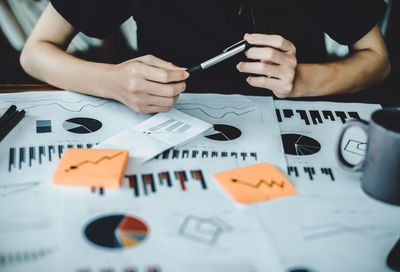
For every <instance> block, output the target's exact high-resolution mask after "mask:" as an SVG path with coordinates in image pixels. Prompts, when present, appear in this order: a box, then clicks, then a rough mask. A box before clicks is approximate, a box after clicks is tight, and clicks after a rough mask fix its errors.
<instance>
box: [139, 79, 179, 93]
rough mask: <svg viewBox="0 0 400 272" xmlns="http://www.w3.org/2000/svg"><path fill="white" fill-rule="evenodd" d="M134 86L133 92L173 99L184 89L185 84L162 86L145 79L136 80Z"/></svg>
mask: <svg viewBox="0 0 400 272" xmlns="http://www.w3.org/2000/svg"><path fill="white" fill-rule="evenodd" d="M135 85H136V86H134V88H135V90H140V92H141V93H146V94H151V95H156V96H163V97H175V96H177V95H179V94H180V93H181V92H183V91H185V89H186V83H185V82H184V81H181V82H178V83H168V84H163V83H158V82H154V81H148V80H145V79H142V80H140V79H138V80H137V81H136V83H135ZM133 92H134V91H133Z"/></svg>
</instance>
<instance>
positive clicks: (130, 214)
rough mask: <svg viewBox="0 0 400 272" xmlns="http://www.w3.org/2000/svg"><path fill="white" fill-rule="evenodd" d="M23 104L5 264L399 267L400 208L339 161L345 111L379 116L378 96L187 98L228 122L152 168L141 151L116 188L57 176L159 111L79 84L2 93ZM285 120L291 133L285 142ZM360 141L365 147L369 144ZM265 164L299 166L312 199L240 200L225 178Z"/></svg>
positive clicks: (64, 267) (1, 227)
mask: <svg viewBox="0 0 400 272" xmlns="http://www.w3.org/2000/svg"><path fill="white" fill-rule="evenodd" d="M11 104H16V105H17V106H18V108H19V109H25V110H26V112H27V115H26V117H25V118H24V119H23V120H22V121H21V123H20V124H19V125H18V126H17V127H16V128H15V129H14V130H13V131H12V132H11V134H10V135H9V136H7V138H5V141H3V142H1V143H0V174H1V175H0V215H1V216H0V271H47V270H53V271H107V270H109V271H138V272H150V271H153V272H154V271H158V272H159V271H167V272H168V271H189V270H190V271H237V272H239V271H240V272H242V271H245V272H247V271H248V272H250V271H251V272H253V271H260V272H262V271H288V269H290V268H294V267H297V268H299V267H303V268H308V269H309V270H310V271H314V270H315V271H330V270H329V269H330V268H331V267H336V266H335V264H337V262H338V260H344V261H343V263H341V264H342V266H339V268H340V269H341V268H343V269H341V270H343V271H344V270H345V269H344V268H346V267H350V268H351V271H356V270H358V269H364V270H365V268H368V267H372V268H373V269H374V271H385V269H387V268H386V267H385V264H384V260H383V258H384V255H385V252H386V250H388V249H389V247H390V246H391V244H394V242H395V240H396V239H397V238H398V233H396V230H397V229H399V222H398V219H397V218H400V216H396V215H397V214H398V213H399V212H400V211H399V208H397V207H393V206H387V205H385V204H382V203H378V202H376V201H375V200H372V199H370V198H368V197H367V196H365V195H364V194H363V193H362V192H361V190H360V189H359V187H358V182H359V181H358V177H359V175H355V177H356V178H355V179H352V178H351V177H352V175H346V179H343V180H342V179H341V177H342V175H341V174H337V172H336V170H335V169H336V167H337V165H336V164H335V158H334V157H333V154H334V149H333V141H334V140H335V137H336V136H335V134H336V133H337V132H338V130H339V129H340V126H341V124H342V121H341V120H342V118H344V121H346V120H348V119H350V117H352V116H353V117H357V115H356V114H355V113H351V115H350V112H356V113H357V114H358V115H359V117H360V118H368V114H369V113H370V112H372V111H373V110H374V109H376V108H378V107H377V106H376V105H361V104H357V105H356V104H351V105H348V104H331V103H307V105H308V106H307V105H305V104H304V105H303V104H301V103H300V102H289V101H279V102H276V108H275V106H274V102H273V101H272V99H271V98H262V97H243V96H237V95H233V96H222V95H211V94H201V95H200V94H182V95H181V97H180V99H179V100H178V101H177V103H176V105H175V109H177V110H179V111H182V112H184V113H186V114H189V115H191V116H194V117H196V118H199V119H201V120H203V121H206V122H208V123H210V124H212V125H213V127H214V129H215V131H214V132H212V133H211V134H210V135H207V137H205V138H200V139H198V140H196V141H195V142H191V143H189V144H188V145H185V146H182V147H179V148H175V149H171V150H168V151H166V152H164V153H162V154H160V155H159V156H157V157H156V158H154V159H152V160H150V161H149V162H147V163H145V164H143V165H135V163H134V162H133V161H132V159H130V161H129V162H128V165H127V169H126V171H125V173H124V176H123V180H122V187H121V188H119V189H107V188H79V187H67V186H54V185H53V184H52V183H51V176H52V171H53V169H55V166H56V165H57V162H58V161H59V158H60V156H61V155H62V153H63V152H64V151H65V149H66V148H68V147H94V146H96V144H98V143H101V142H102V141H104V140H106V139H108V138H110V137H112V136H113V135H115V134H117V133H119V132H121V131H124V130H126V129H128V128H132V127H134V126H135V125H137V124H139V123H141V122H143V121H145V120H147V119H149V118H150V117H151V116H152V115H141V114H137V113H135V112H133V111H132V110H130V109H128V108H126V107H125V106H124V105H122V104H120V103H118V102H115V101H110V100H105V99H100V98H96V97H91V96H85V95H81V94H75V93H71V92H38V93H23V94H4V95H0V112H1V111H3V110H5V109H6V108H7V107H8V106H9V105H11ZM311 105H315V108H313V107H312V106H311ZM349 107H350V108H351V110H349ZM353 108H354V110H353ZM277 110H279V113H280V115H279V114H278V111H277ZM302 111H304V112H305V114H306V115H304V113H302ZM311 111H312V112H311ZM315 111H318V113H319V114H320V115H319V116H320V117H318V115H317V114H316V113H315ZM342 111H343V112H344V114H345V115H344V116H343V114H342V113H340V112H342ZM324 112H325V113H324ZM329 112H332V114H330V113H329ZM336 112H338V113H336ZM337 114H338V116H337ZM304 116H307V118H308V119H305V117H304ZM333 119H335V121H333ZM306 120H308V122H309V125H307V122H306ZM329 120H331V121H329ZM314 122H316V123H322V122H323V123H324V124H323V125H321V126H319V125H318V126H317V125H316V124H315V125H314ZM325 122H326V124H325ZM332 124H334V125H332ZM279 125H280V126H281V130H282V134H283V135H285V134H286V135H288V134H291V135H289V136H284V137H283V144H282V140H281V135H280V134H281V132H280V129H279ZM317 127H321V128H322V129H317ZM324 132H325V134H324ZM302 135H303V136H302ZM305 136H306V137H305ZM295 137H297V139H296V138H295ZM350 140H353V141H349V140H348V141H349V145H344V146H347V147H348V148H347V149H349V150H351V151H354V152H356V153H357V152H361V150H362V149H363V148H364V146H363V145H362V144H360V143H358V142H357V143H356V141H359V142H361V143H363V141H364V140H365V139H350ZM345 141H346V140H345ZM310 142H311V144H310ZM316 142H318V144H319V146H318V144H316ZM353 142H354V143H353ZM328 147H332V149H331V148H328ZM283 150H285V152H286V153H287V154H286V160H287V162H288V165H286V161H285V154H284V151H283ZM350 153H351V152H350ZM354 156H356V154H354ZM349 159H356V157H354V158H353V157H349ZM302 160H304V161H305V162H304V163H302ZM262 161H269V162H271V163H272V164H274V165H276V166H277V167H278V168H279V169H281V170H282V171H286V170H289V174H288V175H287V176H288V177H289V179H290V180H291V181H292V182H293V183H294V185H295V186H296V188H297V190H298V192H299V195H298V196H293V197H286V198H282V199H277V200H272V201H269V202H265V203H260V204H256V205H250V206H244V205H239V204H237V203H235V202H233V201H232V199H231V197H230V196H228V194H227V193H226V192H225V191H224V190H223V189H222V187H220V186H219V185H218V183H217V182H216V181H215V180H214V179H213V178H212V177H211V174H212V173H215V172H219V171H224V170H228V169H232V168H236V167H239V166H243V165H249V164H253V163H256V162H262ZM314 163H315V164H314ZM291 167H292V168H291ZM293 167H297V173H298V175H299V177H296V178H294V175H295V173H296V170H295V168H293ZM304 167H314V171H315V174H314V176H313V178H314V179H313V180H311V181H310V180H309V179H308V175H304V174H303V172H302V171H303V169H304ZM320 168H331V170H332V174H333V177H334V178H335V182H337V184H336V183H334V182H333V181H329V179H330V173H331V172H329V171H325V172H321V171H320ZM310 171H311V172H305V173H306V174H308V173H311V174H312V173H313V172H312V170H310ZM306 177H307V178H306ZM336 180H337V181H336ZM304 183H306V184H304ZM353 183H354V184H353ZM334 186H337V187H334ZM77 248H78V249H79V250H77ZM349 251H350V252H349ZM358 251H359V252H360V253H357V255H355V254H356V253H355V252H358ZM321 252H323V254H322V256H321ZM361 260H363V261H364V262H363V263H361ZM346 265H347V266H346Z"/></svg>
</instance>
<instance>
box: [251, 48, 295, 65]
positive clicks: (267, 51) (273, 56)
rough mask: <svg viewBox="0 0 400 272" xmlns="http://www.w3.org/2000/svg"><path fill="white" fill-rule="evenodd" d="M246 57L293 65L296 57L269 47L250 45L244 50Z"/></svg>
mask: <svg viewBox="0 0 400 272" xmlns="http://www.w3.org/2000/svg"><path fill="white" fill-rule="evenodd" d="M245 54H246V57H247V58H248V59H254V60H261V61H263V62H272V63H276V64H282V65H289V66H291V67H292V66H295V65H296V58H295V57H294V56H291V55H288V54H286V53H283V52H282V51H279V50H276V49H275V48H271V47H251V48H250V49H248V50H247V51H246V53H245Z"/></svg>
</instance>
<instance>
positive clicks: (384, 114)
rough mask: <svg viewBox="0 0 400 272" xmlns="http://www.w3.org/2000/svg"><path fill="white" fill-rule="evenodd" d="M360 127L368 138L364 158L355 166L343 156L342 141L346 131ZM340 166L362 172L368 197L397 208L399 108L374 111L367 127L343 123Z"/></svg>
mask: <svg viewBox="0 0 400 272" xmlns="http://www.w3.org/2000/svg"><path fill="white" fill-rule="evenodd" d="M350 127H360V128H361V129H363V130H364V131H365V133H366V134H367V135H368V142H367V149H366V153H365V157H364V158H363V160H362V161H360V162H359V163H358V164H355V165H354V164H351V163H349V162H348V161H347V160H346V159H345V158H344V156H343V153H342V139H343V136H344V134H345V132H346V130H347V129H349V128H350ZM337 158H338V160H339V164H340V165H341V166H342V167H343V168H345V169H347V170H351V171H362V177H361V187H362V189H363V190H364V192H365V193H367V194H368V195H370V196H372V197H374V198H376V199H378V200H381V201H384V202H387V203H391V204H395V205H400V108H389V109H383V110H378V111H375V112H374V113H373V114H372V116H371V121H370V122H369V123H368V122H366V121H363V120H358V121H357V120H353V121H349V122H348V123H346V124H345V125H344V127H343V129H342V131H341V133H340V136H339V142H338V145H337Z"/></svg>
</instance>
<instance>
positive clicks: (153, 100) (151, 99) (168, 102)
mask: <svg viewBox="0 0 400 272" xmlns="http://www.w3.org/2000/svg"><path fill="white" fill-rule="evenodd" d="M175 101H176V99H175V97H164V96H157V95H147V96H146V98H145V99H144V101H143V103H144V104H145V105H146V106H158V107H172V106H173V105H174V103H175Z"/></svg>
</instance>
